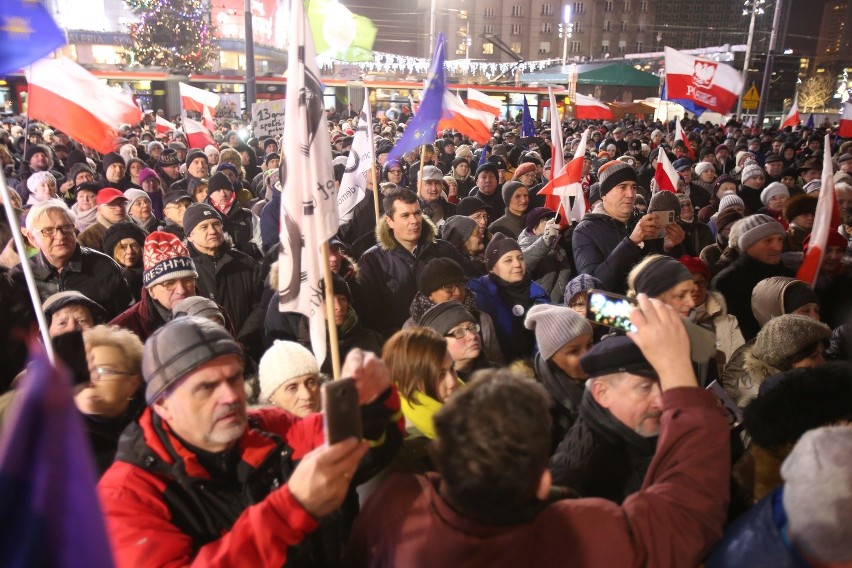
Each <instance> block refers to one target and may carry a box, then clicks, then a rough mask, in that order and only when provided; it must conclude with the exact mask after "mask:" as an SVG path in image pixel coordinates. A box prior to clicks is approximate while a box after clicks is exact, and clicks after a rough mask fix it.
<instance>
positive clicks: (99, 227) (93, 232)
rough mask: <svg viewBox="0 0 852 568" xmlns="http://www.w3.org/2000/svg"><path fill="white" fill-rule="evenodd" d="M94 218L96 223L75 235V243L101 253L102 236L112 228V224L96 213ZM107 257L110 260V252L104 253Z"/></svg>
mask: <svg viewBox="0 0 852 568" xmlns="http://www.w3.org/2000/svg"><path fill="white" fill-rule="evenodd" d="M95 218H96V219H97V222H95V223H92V224H91V225H89V226H88V227H87V228H86V230H85V231H83V232H82V233H80V234H79V235H77V242H78V243H80V244H81V245H83V246H84V247H89V248H90V249H94V250H96V251H99V252H104V251H103V245H104V235H105V234H106V232H107V229H109V228H110V227H111V226H112V223H110V222H109V221H107V220H106V219H104V217H103V215H101V214H100V213H98V214H97V215H96V216H95ZM106 254H107V256H109V257H110V258H112V251H110V252H108V253H106Z"/></svg>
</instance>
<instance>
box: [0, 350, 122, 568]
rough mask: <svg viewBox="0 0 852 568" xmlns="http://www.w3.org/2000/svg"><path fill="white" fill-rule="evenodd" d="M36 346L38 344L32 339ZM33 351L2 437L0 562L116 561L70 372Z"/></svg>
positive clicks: (53, 567) (48, 567) (47, 566)
mask: <svg viewBox="0 0 852 568" xmlns="http://www.w3.org/2000/svg"><path fill="white" fill-rule="evenodd" d="M34 345H35V344H34ZM30 351H31V352H35V353H37V354H36V355H35V358H34V359H33V360H32V361H31V362H30V365H29V367H28V369H27V374H26V376H25V377H24V380H23V381H22V384H21V387H20V388H19V389H18V394H17V395H16V397H15V400H14V402H13V407H12V409H11V410H10V416H9V418H8V419H7V420H6V424H5V425H4V427H3V432H2V436H0V526H2V527H3V530H2V531H0V550H2V551H3V554H2V557H0V566H3V567H7V566H39V567H40V568H64V567H72V566H87V567H90V568H100V567H108V566H109V567H111V566H113V560H112V555H111V552H110V547H109V541H108V540H107V535H106V528H105V526H104V518H103V514H102V512H101V508H100V503H99V501H98V496H97V493H96V492H95V484H96V482H97V476H96V474H95V466H94V463H93V460H92V456H91V450H90V449H89V441H88V439H87V438H86V434H85V432H84V430H83V421H82V418H81V416H80V414H79V412H78V411H77V409H76V407H75V406H74V399H73V397H72V394H71V385H70V381H69V379H68V373H67V371H65V370H64V368H63V369H62V370H58V369H56V368H54V367H53V366H52V365H51V364H50V362H49V361H48V359H47V356H46V355H45V354H44V351H43V350H42V349H40V348H39V346H37V345H35V346H34V348H32V349H31V350H30Z"/></svg>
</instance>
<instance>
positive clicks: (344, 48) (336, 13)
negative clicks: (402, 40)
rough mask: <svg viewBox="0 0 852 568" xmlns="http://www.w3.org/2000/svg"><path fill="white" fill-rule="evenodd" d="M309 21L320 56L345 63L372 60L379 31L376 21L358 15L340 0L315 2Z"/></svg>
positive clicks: (312, 3)
mask: <svg viewBox="0 0 852 568" xmlns="http://www.w3.org/2000/svg"><path fill="white" fill-rule="evenodd" d="M308 22H310V25H311V32H312V35H313V38H314V46H315V47H316V51H317V53H318V54H321V55H325V56H328V57H332V58H334V59H339V60H342V61H372V60H373V43H374V42H375V41H376V32H377V31H378V30H377V28H376V26H375V24H373V21H372V20H370V19H369V18H365V17H364V16H358V15H357V14H353V13H352V12H350V11H349V9H348V8H347V7H346V6H344V5H343V4H340V3H339V2H337V1H336V0H311V1H310V3H309V4H308Z"/></svg>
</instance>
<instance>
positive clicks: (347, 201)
mask: <svg viewBox="0 0 852 568" xmlns="http://www.w3.org/2000/svg"><path fill="white" fill-rule="evenodd" d="M365 91H366V89H365ZM371 112H372V111H371V110H370V99H369V98H368V97H367V96H366V93H365V96H364V108H363V110H361V116H359V117H358V125H357V127H356V128H355V136H354V138H353V140H352V150H351V151H350V152H349V158H348V159H347V160H346V169H345V170H344V172H343V179H342V180H341V182H340V189H339V190H338V193H337V211H338V213H339V214H340V223H341V224H343V223H345V222H347V221H349V220H350V219H351V218H352V213H353V211H354V209H355V206H356V205H357V204H358V202H360V201H361V200H362V199H364V197H365V196H366V195H367V179H368V177H369V176H370V174H371V173H372V171H373V167H372V166H373V156H374V153H373V117H372V115H371Z"/></svg>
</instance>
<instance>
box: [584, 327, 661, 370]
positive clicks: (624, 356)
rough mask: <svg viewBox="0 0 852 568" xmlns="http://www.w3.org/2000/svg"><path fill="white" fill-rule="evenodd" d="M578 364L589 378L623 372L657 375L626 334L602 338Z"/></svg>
mask: <svg viewBox="0 0 852 568" xmlns="http://www.w3.org/2000/svg"><path fill="white" fill-rule="evenodd" d="M580 366H581V367H582V368H583V370H584V371H586V373H588V375H589V377H590V378H594V377H601V376H603V375H611V374H613V373H623V372H627V373H632V374H634V375H640V376H643V377H651V378H656V377H657V372H656V371H655V370H654V368H653V367H652V366H651V364H650V363H648V360H647V359H645V356H644V355H642V351H641V350H640V349H639V346H637V345H636V344H635V343H634V342H633V340H632V339H630V338H629V337H627V336H626V335H617V336H615V337H610V338H607V339H604V340H603V341H601V342H600V343H598V344H597V345H595V346H594V347H592V348H591V349H590V350H589V351H588V352H587V353H586V354H585V355H583V357H582V358H581V359H580Z"/></svg>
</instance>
